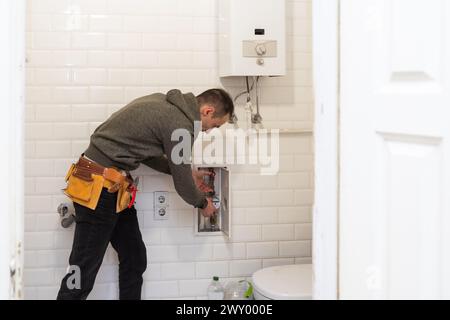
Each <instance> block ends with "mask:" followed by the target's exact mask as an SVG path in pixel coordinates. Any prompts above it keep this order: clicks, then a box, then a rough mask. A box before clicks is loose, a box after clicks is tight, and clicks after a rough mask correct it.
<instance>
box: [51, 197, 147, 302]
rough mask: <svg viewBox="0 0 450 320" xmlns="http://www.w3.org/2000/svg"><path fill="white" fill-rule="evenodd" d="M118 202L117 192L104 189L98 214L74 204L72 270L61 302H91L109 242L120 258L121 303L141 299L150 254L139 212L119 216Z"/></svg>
mask: <svg viewBox="0 0 450 320" xmlns="http://www.w3.org/2000/svg"><path fill="white" fill-rule="evenodd" d="M116 201H117V192H115V193H109V192H108V191H107V189H106V188H103V190H102V193H101V195H100V199H99V201H98V204H97V207H96V209H95V210H91V209H89V208H87V207H84V206H81V205H79V204H77V203H74V206H75V213H76V216H75V222H76V227H75V235H74V239H73V246H72V252H71V254H70V258H69V264H70V266H71V269H70V272H69V273H67V274H66V276H65V277H64V278H63V280H62V282H61V288H60V290H59V293H58V297H57V299H58V300H67V299H69V300H72V299H73V300H75V299H86V298H87V296H88V295H89V293H90V292H91V290H92V288H93V287H94V282H95V278H96V276H97V272H98V270H99V268H100V265H101V264H102V261H103V256H104V255H105V251H106V248H107V247H108V244H109V242H111V245H112V246H113V248H114V249H115V250H116V251H117V253H118V256H119V292H120V293H119V296H120V299H121V300H125V299H134V300H138V299H140V298H141V289H142V282H143V279H142V274H143V273H144V271H145V269H146V268H147V253H146V248H145V244H144V242H143V241H142V235H141V232H140V230H139V224H138V220H137V215H136V209H135V208H134V206H132V207H131V208H129V209H125V210H123V211H122V212H120V213H116ZM73 267H76V269H75V268H73ZM76 270H79V271H80V272H79V276H80V277H79V282H78V284H79V286H77V285H75V284H76V283H77V282H76V281H75V280H74V279H75V278H74V276H75V274H76Z"/></svg>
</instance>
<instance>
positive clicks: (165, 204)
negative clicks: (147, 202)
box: [153, 191, 169, 220]
mask: <svg viewBox="0 0 450 320" xmlns="http://www.w3.org/2000/svg"><path fill="white" fill-rule="evenodd" d="M153 196H154V199H153V204H154V205H153V208H154V210H153V217H154V219H155V220H168V219H169V193H168V192H166V191H155V192H154V193H153Z"/></svg>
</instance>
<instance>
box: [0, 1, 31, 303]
mask: <svg viewBox="0 0 450 320" xmlns="http://www.w3.org/2000/svg"><path fill="white" fill-rule="evenodd" d="M25 8H26V7H25V0H14V1H9V0H0V43H1V44H2V49H3V50H0V70H2V72H0V101H1V103H2V106H1V107H0V108H1V109H0V110H1V117H0V146H2V149H3V155H2V157H0V167H1V168H2V170H3V177H4V181H3V183H2V184H0V205H1V209H0V299H16V298H18V299H20V298H22V297H23V294H22V291H23V290H22V272H23V233H24V222H23V220H24V146H25V144H24V134H23V132H24V123H25V117H24V113H25V112H24V111H25V107H24V106H25V102H24V100H25V99H24V96H25V13H26V9H25ZM11 269H14V270H15V276H14V277H11Z"/></svg>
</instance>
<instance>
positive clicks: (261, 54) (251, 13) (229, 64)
mask: <svg viewBox="0 0 450 320" xmlns="http://www.w3.org/2000/svg"><path fill="white" fill-rule="evenodd" d="M285 74H286V5H285V0H220V1H219V75H220V76H221V77H229V76H282V75H285Z"/></svg>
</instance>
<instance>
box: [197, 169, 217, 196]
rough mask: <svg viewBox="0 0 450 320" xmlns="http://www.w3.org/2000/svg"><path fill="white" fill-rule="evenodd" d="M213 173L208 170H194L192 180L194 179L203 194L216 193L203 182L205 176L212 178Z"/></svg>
mask: <svg viewBox="0 0 450 320" xmlns="http://www.w3.org/2000/svg"><path fill="white" fill-rule="evenodd" d="M212 174H213V173H212V172H211V171H208V170H195V169H194V170H192V178H193V179H194V182H195V185H196V186H197V188H198V189H199V190H200V191H202V192H211V191H214V190H213V189H212V188H211V187H209V186H208V185H206V183H205V181H204V180H203V177H204V176H211V175H212Z"/></svg>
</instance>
